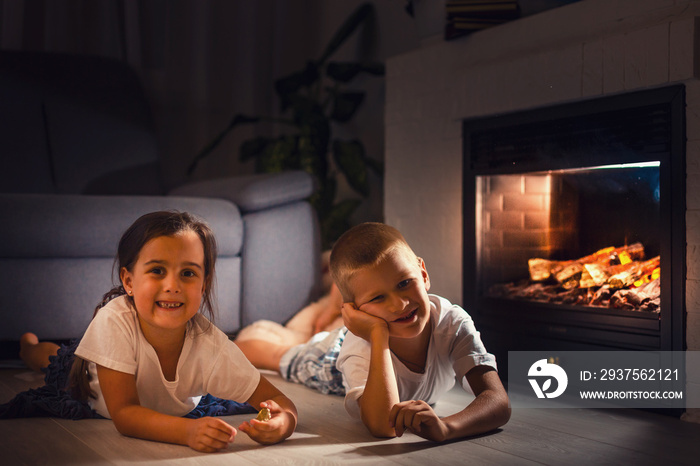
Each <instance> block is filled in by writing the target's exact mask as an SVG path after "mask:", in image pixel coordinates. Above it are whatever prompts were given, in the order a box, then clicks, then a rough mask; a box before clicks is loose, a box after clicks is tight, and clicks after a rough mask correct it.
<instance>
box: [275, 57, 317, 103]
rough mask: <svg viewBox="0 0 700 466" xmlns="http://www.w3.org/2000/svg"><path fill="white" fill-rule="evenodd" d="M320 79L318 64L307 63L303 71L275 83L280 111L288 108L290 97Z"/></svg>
mask: <svg viewBox="0 0 700 466" xmlns="http://www.w3.org/2000/svg"><path fill="white" fill-rule="evenodd" d="M320 78H321V72H320V69H319V66H318V64H316V63H315V62H312V61H309V62H307V63H306V67H305V68H304V69H303V70H301V71H298V72H296V73H292V74H290V75H289V76H285V77H283V78H280V79H278V80H277V81H275V92H277V95H278V96H279V98H280V102H281V104H282V111H285V110H286V109H287V108H288V107H289V105H290V96H291V95H293V94H295V93H297V92H298V91H299V90H300V89H301V88H304V87H310V86H312V85H313V84H314V83H315V82H317V81H318V80H319V79H320Z"/></svg>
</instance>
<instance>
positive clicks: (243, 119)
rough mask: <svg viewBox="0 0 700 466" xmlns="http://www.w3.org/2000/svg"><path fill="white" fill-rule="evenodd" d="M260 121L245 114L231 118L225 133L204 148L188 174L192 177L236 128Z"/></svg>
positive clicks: (188, 169) (221, 133)
mask: <svg viewBox="0 0 700 466" xmlns="http://www.w3.org/2000/svg"><path fill="white" fill-rule="evenodd" d="M258 121H260V117H251V116H247V115H243V114H237V115H235V116H234V117H233V118H231V121H230V122H229V124H228V125H227V126H226V128H224V130H223V131H221V132H220V133H219V134H217V135H216V137H215V138H214V139H212V140H211V141H210V142H209V144H207V145H206V146H204V148H203V149H202V150H201V151H199V153H198V154H197V155H196V156H195V157H194V160H192V163H191V164H190V166H189V167H188V168H187V174H188V175H191V174H192V173H194V170H195V169H196V168H197V165H198V164H199V161H200V160H202V159H204V158H206V157H208V156H209V154H211V153H212V152H213V151H214V149H216V148H217V147H218V146H219V144H221V141H223V140H224V138H225V137H226V135H227V134H228V133H230V132H231V131H232V130H233V129H234V128H235V127H236V126H239V125H242V124H248V123H257V122H258Z"/></svg>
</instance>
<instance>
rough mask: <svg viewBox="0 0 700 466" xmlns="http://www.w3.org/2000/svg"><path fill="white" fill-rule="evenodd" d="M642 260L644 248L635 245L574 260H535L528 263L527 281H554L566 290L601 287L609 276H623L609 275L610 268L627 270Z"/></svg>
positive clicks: (605, 250) (610, 248)
mask: <svg viewBox="0 0 700 466" xmlns="http://www.w3.org/2000/svg"><path fill="white" fill-rule="evenodd" d="M643 258H644V246H643V245H642V244H641V243H634V244H631V245H629V246H621V247H618V248H616V247H613V246H610V247H607V248H604V249H600V250H598V251H596V252H594V253H593V254H590V255H588V256H585V257H581V258H579V259H576V260H569V261H550V260H547V259H541V258H534V259H530V260H529V261H528V269H529V272H530V279H531V280H532V281H535V282H538V281H546V280H548V279H549V278H550V277H554V279H555V280H556V281H557V282H559V283H560V284H561V285H562V287H564V288H565V289H572V288H591V287H593V286H602V285H603V284H604V283H605V282H606V281H607V280H608V278H609V277H610V276H611V275H614V274H616V273H620V272H622V270H619V271H618V270H615V271H614V272H610V271H609V270H608V269H609V267H611V266H616V265H622V266H626V265H627V264H633V263H634V262H635V261H637V260H641V259H643ZM581 282H583V283H581Z"/></svg>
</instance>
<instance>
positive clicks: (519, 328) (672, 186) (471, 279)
mask: <svg viewBox="0 0 700 466" xmlns="http://www.w3.org/2000/svg"><path fill="white" fill-rule="evenodd" d="M620 123H628V124H620ZM562 133H568V134H566V137H561V136H562ZM462 136H463V156H464V158H463V161H464V164H463V210H464V212H463V214H464V215H463V235H464V243H463V244H464V248H463V250H464V256H463V295H464V304H465V307H466V309H467V310H468V311H469V312H470V314H471V315H472V317H473V318H474V320H475V322H476V324H477V328H479V330H480V331H481V333H482V337H483V339H484V342H485V343H486V345H487V348H489V351H491V352H493V353H495V354H496V356H497V358H498V359H499V361H500V362H506V361H507V352H508V351H517V350H521V351H535V350H537V351H540V350H543V351H559V350H608V349H611V350H615V349H621V350H657V351H658V350H662V351H679V350H685V347H686V345H685V261H686V258H685V255H686V242H685V234H686V231H685V195H686V194H685V193H686V190H685V182H686V181H685V142H686V137H685V87H684V86H683V85H673V86H667V87H663V88H657V89H649V90H643V91H635V92H628V93H624V94H617V95H612V96H605V97H598V98H594V99H590V100H583V101H576V102H568V103H564V104H558V105H554V106H550V107H542V108H537V109H533V110H526V111H519V112H513V113H508V114H501V115H493V116H489V117H485V118H478V119H466V120H464V121H463V122H462ZM562 154H565V155H564V156H562ZM611 154H614V158H611ZM584 157H585V159H584ZM582 160H585V164H583V163H582V162H581V161H582ZM657 160H658V161H660V166H659V173H660V191H661V196H660V203H661V205H660V212H661V224H662V225H663V226H662V228H661V233H660V236H661V238H660V252H661V254H660V255H661V310H660V313H659V314H650V313H641V312H637V311H619V310H607V309H597V308H581V307H575V306H566V305H554V304H546V303H536V302H531V301H515V300H512V299H505V298H493V297H487V296H485V295H484V294H483V293H482V292H481V288H482V283H481V281H480V277H479V275H478V270H479V268H478V261H479V251H478V250H477V237H476V235H477V232H476V228H477V222H476V202H477V194H476V189H477V186H476V185H477V183H476V180H477V177H479V176H487V175H495V174H521V173H530V172H542V171H547V170H559V169H561V170H566V169H572V168H579V167H581V166H604V165H610V164H626V163H639V162H649V161H657ZM500 362H499V365H500ZM500 372H501V373H502V374H504V375H505V374H507V371H503V370H502V371H500Z"/></svg>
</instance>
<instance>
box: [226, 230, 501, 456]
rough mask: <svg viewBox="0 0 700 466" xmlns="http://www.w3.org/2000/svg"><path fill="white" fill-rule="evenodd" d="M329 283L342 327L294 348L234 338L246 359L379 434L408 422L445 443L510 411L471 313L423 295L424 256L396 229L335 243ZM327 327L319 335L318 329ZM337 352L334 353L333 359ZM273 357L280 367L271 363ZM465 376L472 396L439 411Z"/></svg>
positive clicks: (350, 234) (495, 423)
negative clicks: (338, 400) (334, 403)
mask: <svg viewBox="0 0 700 466" xmlns="http://www.w3.org/2000/svg"><path fill="white" fill-rule="evenodd" d="M330 268H331V275H332V278H333V281H334V282H335V284H336V285H337V289H338V290H339V292H340V295H341V296H342V303H343V304H342V310H341V312H342V317H343V321H344V323H345V326H346V327H347V330H349V332H347V331H346V329H344V328H343V329H340V330H339V331H335V332H330V333H327V334H319V335H316V336H315V337H314V338H312V339H311V340H310V341H309V342H308V343H306V344H303V345H297V346H293V347H291V348H290V347H289V346H287V347H285V346H284V345H276V346H274V350H273V351H272V352H265V354H267V355H269V357H268V356H261V355H262V354H263V352H262V351H261V350H262V349H263V348H264V349H265V350H267V351H270V345H269V344H267V343H265V344H264V345H261V344H260V342H254V341H251V340H247V341H241V342H237V343H239V346H241V349H243V352H244V353H245V354H246V356H250V357H251V362H253V364H255V365H259V366H261V367H264V368H269V369H277V370H279V371H280V373H281V374H282V376H283V377H285V378H286V379H288V380H293V381H296V382H300V383H304V384H306V385H308V386H311V387H313V388H316V389H318V390H320V391H322V392H324V393H338V394H342V393H345V407H346V410H347V411H348V412H349V413H350V414H351V415H352V416H353V417H359V418H360V419H362V422H363V423H364V424H365V426H366V427H367V428H368V430H369V431H370V432H371V433H372V434H373V435H375V436H378V437H393V436H401V435H403V433H404V432H405V431H406V430H408V431H410V432H413V433H415V434H417V435H419V436H421V437H423V438H426V439H429V440H433V441H437V442H442V441H447V440H452V439H457V438H462V437H466V436H470V435H476V434H479V433H483V432H487V431H490V430H493V429H496V428H497V427H500V426H502V425H503V424H505V423H506V422H507V421H508V419H509V418H510V408H509V402H508V396H507V395H506V392H505V390H504V388H503V385H502V384H501V381H500V379H499V377H498V374H497V372H496V370H495V369H496V362H495V358H494V357H493V356H492V355H491V354H489V353H487V352H486V350H485V348H484V346H483V344H482V343H481V340H480V338H479V333H478V332H477V331H476V329H475V328H474V324H473V322H472V320H471V318H470V317H469V315H468V314H467V313H466V312H465V311H464V310H463V309H461V308H460V307H458V306H454V305H452V304H450V303H449V302H448V301H447V300H445V299H444V298H440V297H438V296H435V295H428V290H429V288H430V279H429V277H428V272H427V270H426V268H425V263H424V262H423V260H422V259H420V258H418V257H417V256H416V255H415V254H414V252H413V251H412V250H411V248H410V247H409V245H408V244H407V242H406V240H405V239H404V238H403V236H402V235H401V233H399V232H398V230H396V229H395V228H392V227H390V226H388V225H384V224H381V223H365V224H361V225H358V226H356V227H354V228H352V229H350V230H349V231H347V232H346V233H345V234H344V235H343V236H341V238H340V239H339V240H338V241H337V243H336V245H335V246H334V247H333V251H332V253H331V258H330ZM324 335H325V338H323V336H324ZM336 357H337V360H336ZM275 363H277V364H278V365H275ZM455 375H457V377H458V380H460V381H461V380H462V378H466V380H467V382H468V383H469V385H470V387H471V388H472V391H473V392H474V394H475V395H476V398H475V399H474V400H473V401H472V402H471V403H470V404H469V405H468V406H467V407H465V408H464V409H463V410H462V411H460V412H458V413H455V414H453V415H451V416H448V417H445V418H442V419H441V418H439V417H438V416H437V415H436V414H435V412H434V411H433V409H432V407H431V405H432V404H434V403H435V402H436V401H437V400H438V399H439V397H440V396H441V395H442V394H444V393H445V392H446V391H447V390H449V389H450V388H451V387H452V385H453V384H454V380H455Z"/></svg>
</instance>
